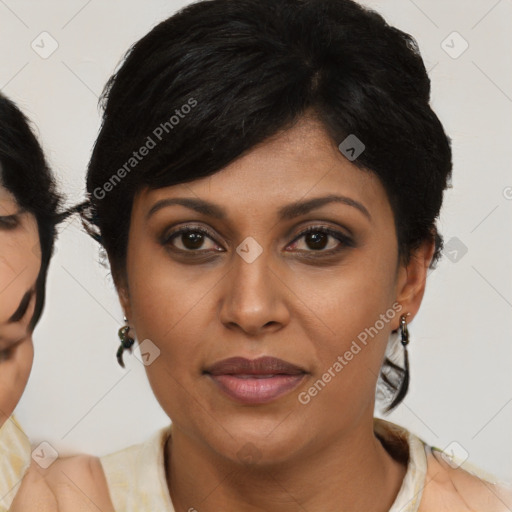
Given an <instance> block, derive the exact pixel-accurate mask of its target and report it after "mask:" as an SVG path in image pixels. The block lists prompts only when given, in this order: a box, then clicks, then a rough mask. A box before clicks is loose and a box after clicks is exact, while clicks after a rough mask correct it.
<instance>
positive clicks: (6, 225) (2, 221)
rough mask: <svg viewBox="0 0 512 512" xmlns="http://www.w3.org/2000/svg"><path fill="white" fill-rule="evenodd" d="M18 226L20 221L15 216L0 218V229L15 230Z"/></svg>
mask: <svg viewBox="0 0 512 512" xmlns="http://www.w3.org/2000/svg"><path fill="white" fill-rule="evenodd" d="M19 225H20V219H19V217H18V216H17V215H5V216H3V217H2V216H0V229H5V230H10V229H16V228H17V227H18V226H19Z"/></svg>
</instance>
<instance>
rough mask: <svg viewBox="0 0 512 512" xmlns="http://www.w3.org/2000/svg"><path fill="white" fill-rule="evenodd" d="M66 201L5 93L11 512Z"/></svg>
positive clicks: (0, 271)
mask: <svg viewBox="0 0 512 512" xmlns="http://www.w3.org/2000/svg"><path fill="white" fill-rule="evenodd" d="M59 201H60V198H59V196H58V195H57V192H56V190H55V183H54V180H53V177H52V175H51V174H50V171H49V169H48V166H47V164H46V161H45V158H44V155H43V152H42V150H41V147H40V145H39V143H38V141H37V139H36V138H35V136H34V134H33V133H32V131H31V129H30V127H29V124H28V121H27V119H26V118H25V117H24V115H23V114H22V113H21V111H20V110H19V109H18V108H17V107H16V106H15V105H14V104H13V103H12V102H11V101H10V100H8V99H7V98H6V97H5V96H3V95H1V94H0V509H2V510H4V509H5V510H7V509H8V508H9V506H10V504H11V502H12V500H13V497H14V495H15V493H16V490H17V489H18V486H19V482H20V480H21V478H22V477H23V475H24V474H25V471H26V469H27V468H28V466H29V463H30V460H31V458H30V455H31V447H30V443H29V441H28V439H27V437H26V435H25V434H24V433H23V431H22V430H21V428H20V426H19V424H18V423H17V421H16V419H15V418H14V416H13V415H12V413H13V411H14V408H15V407H16V404H17V403H18V401H19V399H20V397H21V395H22V393H23V390H24V389H25V386H26V384H27V380H28V376H29V374H30V369H31V366H32V359H33V345H32V332H33V330H34V327H35V326H36V324H37V322H38V321H39V318H40V316H41V313H42V311H43V307H44V300H45V282H46V275H47V272H48V265H49V262H50V258H51V255H52V250H53V244H54V241H55V236H56V229H55V226H56V223H57V218H58V215H57V210H58V206H59Z"/></svg>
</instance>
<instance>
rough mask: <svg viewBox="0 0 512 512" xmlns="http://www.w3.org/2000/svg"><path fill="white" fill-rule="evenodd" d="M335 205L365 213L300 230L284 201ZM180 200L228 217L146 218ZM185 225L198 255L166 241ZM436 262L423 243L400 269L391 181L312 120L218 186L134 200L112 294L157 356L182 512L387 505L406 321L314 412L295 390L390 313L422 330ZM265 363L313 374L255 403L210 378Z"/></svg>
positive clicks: (175, 495) (327, 212) (335, 211)
mask: <svg viewBox="0 0 512 512" xmlns="http://www.w3.org/2000/svg"><path fill="white" fill-rule="evenodd" d="M329 194H337V195H343V196H348V197H349V198H351V199H353V200H356V201H358V202H360V203H361V204H363V205H364V207H365V208H366V209H367V210H368V212H369V214H370V218H367V217H366V216H365V215H364V214H363V213H362V212H361V211H360V210H359V209H357V208H355V207H353V206H349V205H346V204H342V203H336V202H331V203H328V204H325V205H324V206H322V207H321V208H318V209H315V210H312V211H311V212H309V213H307V214H303V215H301V216H299V217H295V218H293V219H288V220H281V219H279V218H278V216H277V211H278V209H279V208H281V207H283V206H285V205H288V204H290V203H293V202H296V201H300V200H307V199H311V198H314V197H320V196H326V195H329ZM177 197H188V198H196V199H197V198H200V199H203V200H207V201H210V202H213V203H215V204H217V205H219V206H220V207H222V208H223V209H225V210H226V218H225V219H224V220H220V219H216V218H214V217H211V216H209V215H206V214H204V213H198V212H195V211H193V210H191V209H189V208H186V207H185V206H182V205H172V206H167V207H164V208H161V209H159V210H158V211H156V212H155V213H154V214H153V215H151V216H150V217H148V213H149V211H150V210H151V209H152V207H153V206H155V204H156V203H157V202H158V201H160V200H164V199H169V198H177ZM184 225H192V226H193V227H197V226H201V227H204V228H206V229H208V230H209V231H210V232H211V234H212V235H213V236H212V237H211V238H210V236H209V235H207V236H205V237H204V240H203V244H202V245H201V244H200V243H199V244H196V246H195V253H201V251H202V253H201V254H202V256H201V255H200V256H196V257H195V258H194V256H192V254H193V253H194V245H193V244H191V243H190V241H188V242H187V238H186V237H183V236H180V235H178V237H177V238H175V239H174V240H169V239H168V237H167V241H166V240H165V238H166V235H168V234H169V233H170V232H171V231H172V230H175V229H179V228H181V227H183V226H184ZM318 225H321V226H325V227H329V228H331V229H334V230H336V231H337V232H339V233H340V234H345V235H350V233H351V238H352V240H353V246H349V245H345V244H343V242H340V241H338V240H336V239H335V238H333V237H332V236H329V237H328V238H326V239H325V242H324V245H323V246H321V247H320V248H319V245H318V243H317V244H316V245H315V243H314V240H313V241H312V240H311V239H308V237H307V236H306V237H304V236H302V237H300V238H297V237H298V235H299V233H300V232H301V231H302V229H304V228H307V227H309V226H318ZM249 236H250V237H252V238H254V239H255V240H256V241H257V243H258V244H259V245H260V246H261V248H262V250H263V252H262V253H261V254H260V255H259V257H258V258H256V259H255V260H254V261H253V262H252V263H247V262H246V261H245V260H244V259H243V258H241V257H240V256H239V254H238V253H237V252H236V248H237V247H238V246H239V245H240V244H241V243H242V241H243V240H244V239H245V238H246V237H249ZM317 236H318V235H317ZM308 240H309V241H308ZM185 244H187V245H185ZM336 247H342V250H341V251H340V252H338V253H337V254H336V255H331V256H322V252H327V251H329V250H330V249H333V248H336ZM179 249H181V252H180V251H179ZM216 249H220V251H218V250H216ZM187 251H188V252H187ZM433 251H434V243H433V241H431V240H428V241H425V242H424V243H423V244H422V245H421V247H419V248H418V249H417V250H416V251H415V252H414V253H413V255H412V258H411V260H410V262H409V263H408V264H407V265H404V264H401V263H399V258H398V246H397V238H396V232H395V226H394V220H393V212H392V210H391V207H390V204H389V201H388V198H387V195H386V193H385V190H384V188H383V186H382V184H381V183H380V181H379V180H378V178H377V177H376V176H375V175H374V174H372V173H368V172H364V171H361V170H360V169H358V168H356V167H355V166H354V165H353V164H352V163H351V162H350V161H348V160H347V159H346V158H345V157H344V156H343V155H342V154H341V153H340V151H339V150H338V148H337V144H335V143H334V142H333V141H331V139H330V138H329V137H328V135H327V133H326V132H325V130H324V129H323V127H322V125H321V124H319V123H318V122H316V121H315V119H314V118H313V117H303V118H302V119H301V120H300V122H298V123H297V124H296V125H295V126H294V127H293V128H291V129H289V130H288V131H286V132H283V133H281V134H279V135H278V136H276V137H274V138H272V139H270V140H268V141H266V142H265V143H263V144H262V145H260V146H259V147H256V148H252V149H251V150H250V151H248V152H246V153H245V154H244V155H242V156H241V157H240V158H239V159H237V160H236V161H234V162H232V163H231V164H230V165H229V166H227V167H225V168H224V169H222V170H221V171H220V172H218V173H216V174H215V175H213V176H210V177H207V178H202V179H199V180H195V181H193V182H190V183H187V184H181V185H176V186H172V187H165V188H161V189H156V190H150V189H147V188H145V189H142V190H141V191H139V193H138V194H137V195H136V197H135V199H134V203H133V208H132V213H131V223H130V230H129V240H128V248H127V261H126V268H125V269H121V270H122V271H121V272H119V269H117V270H118V272H116V285H117V288H118V292H119V296H120V300H121V303H122V306H123V309H124V311H125V314H126V316H127V317H128V319H129V322H130V326H131V328H132V335H136V337H137V339H138V340H139V341H142V340H145V339H149V340H151V341H152V343H154V344H155V345H156V346H157V347H158V348H159V350H160V356H159V357H158V358H156V359H155V360H154V361H153V362H152V363H151V364H150V365H148V366H147V367H146V371H147V375H148V379H149V381H150V384H151V386H152V389H153V392H154V394H155V396H156V398H157V399H158V401H159V402H160V404H161V406H162V407H163V409H164V410H165V412H166V413H167V414H168V416H169V417H170V419H171V420H172V422H173V437H172V442H168V444H167V446H166V461H167V463H166V475H167V482H168V486H169V489H170V493H171V496H172V500H173V503H174V506H175V509H176V511H177V512H181V511H189V510H190V509H197V510H198V511H200V512H210V511H211V512H213V511H218V510H238V511H241V512H244V511H247V512H249V511H251V512H254V511H268V510H277V509H279V510H280V511H281V512H288V511H294V512H295V511H296V510H298V509H299V508H300V509H301V510H308V511H312V512H313V511H320V510H322V511H337V512H339V511H348V510H373V511H379V510H382V511H387V510H388V509H389V507H390V506H391V504H392V503H393V501H394V499H395V497H396V495H397V493H398V490H399V488H400V486H401V483H402V480H403V477H404V475H405V471H406V468H405V466H404V465H402V464H400V463H398V462H396V461H395V460H394V459H393V458H392V457H391V456H390V455H389V454H388V452H387V451H386V450H385V449H384V448H383V446H382V445H381V443H380V442H379V441H378V439H377V438H376V437H375V435H374V433H373V412H374V400H375V386H376V380H377V376H378V373H379V370H380V367H381V365H382V362H383V358H384V353H385V348H386V343H387V340H388V337H389V335H390V332H391V330H394V329H397V328H398V326H399V317H400V315H399V314H396V315H395V317H394V318H393V319H392V320H391V321H389V322H388V323H386V324H385V326H384V328H382V329H381V330H380V331H379V333H378V335H376V336H375V337H374V338H371V341H370V342H369V343H368V344H367V345H366V346H365V347H364V348H363V349H362V350H361V351H360V352H359V353H358V354H357V355H356V356H354V358H353V359H352V360H351V361H350V362H349V364H347V365H346V366H345V367H344V368H343V370H342V372H341V373H340V374H339V375H337V376H336V377H335V378H333V379H332V380H331V382H329V384H328V385H327V386H326V387H325V388H324V389H323V390H322V391H321V392H320V393H318V395H317V396H315V397H314V398H312V399H311V401H310V402H309V403H308V404H306V405H303V404H301V403H300V402H299V401H298V395H299V393H300V392H303V391H306V390H307V389H308V388H310V386H312V384H313V383H314V382H315V381H317V380H318V379H319V378H321V376H322V374H323V373H324V372H325V371H326V370H327V369H328V368H329V367H331V366H332V365H333V363H334V362H335V361H336V359H337V357H338V356H339V355H343V354H344V353H345V352H346V351H347V350H348V349H349V347H350V345H351V343H352V341H353V340H355V339H356V338H357V335H358V334H359V333H361V332H362V331H364V329H365V328H368V327H370V326H373V325H374V324H375V322H376V321H377V320H378V319H379V317H380V315H381V314H383V313H385V312H386V311H387V310H388V309H390V308H391V307H392V305H393V304H394V303H399V304H400V305H401V306H402V310H401V311H402V313H404V314H407V313H408V314H409V316H408V318H407V319H408V322H409V323H410V322H411V320H412V319H413V318H414V316H415V315H416V313H417V311H418V309H419V307H420V304H421V300H422V298H423V294H424V289H425V283H426V275H427V270H428V266H429V263H430V261H431V259H432V255H433ZM115 270H116V269H115ZM123 270H124V271H123ZM263 355H270V356H275V357H279V358H281V359H284V360H286V361H288V362H291V363H292V364H295V365H298V366H300V367H302V368H304V369H306V371H307V372H308V374H307V376H306V378H305V379H304V381H303V382H302V383H301V385H300V386H299V387H298V388H296V389H295V390H293V391H292V392H291V393H289V394H287V395H285V396H282V397H280V398H278V399H277V400H275V401H273V402H271V403H268V404H263V405H257V406H254V405H245V404H243V405H242V404H238V403H235V402H234V401H233V400H231V399H230V398H228V397H226V396H225V395H224V394H223V393H222V392H220V391H219V390H218V388H217V387H216V386H215V385H214V383H213V382H212V381H211V380H210V379H209V377H208V376H207V375H204V374H203V373H202V370H203V369H204V368H205V367H206V366H208V365H211V364H212V363H214V362H217V361H220V360H222V359H224V358H227V357H232V356H243V357H247V358H249V359H253V358H256V357H259V356H263ZM251 445H252V450H253V452H255V453H256V454H257V456H256V457H255V459H256V460H255V462H253V463H252V464H247V463H245V462H244V461H243V460H241V459H240V458H239V456H238V452H239V450H241V449H242V448H244V447H245V449H247V447H248V446H251ZM298 504H300V506H299V505H298ZM301 507H302V508H301Z"/></svg>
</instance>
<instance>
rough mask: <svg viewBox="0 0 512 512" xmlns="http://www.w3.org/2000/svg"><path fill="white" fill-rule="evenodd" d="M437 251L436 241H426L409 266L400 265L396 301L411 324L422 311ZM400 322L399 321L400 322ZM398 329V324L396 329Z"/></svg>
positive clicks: (415, 253) (413, 253) (412, 256)
mask: <svg viewBox="0 0 512 512" xmlns="http://www.w3.org/2000/svg"><path fill="white" fill-rule="evenodd" d="M434 251H435V240H434V239H433V238H432V239H430V240H425V241H424V242H423V243H422V244H421V246H420V247H418V248H417V249H415V250H414V251H413V252H412V254H411V258H410V261H409V263H408V264H407V265H400V268H399V271H398V278H397V284H396V300H397V302H398V303H399V304H401V305H402V308H403V309H402V311H403V313H404V314H406V315H407V314H408V313H409V314H410V316H408V322H410V321H411V320H412V319H413V318H414V317H415V316H416V313H417V312H418V310H419V309H420V305H421V301H422V300H423V294H424V293H425V286H426V283H427V273H428V269H429V265H430V262H431V261H432V257H433V255H434ZM398 321H399V320H398ZM394 329H398V323H397V325H396V326H395V327H394Z"/></svg>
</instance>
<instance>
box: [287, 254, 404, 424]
mask: <svg viewBox="0 0 512 512" xmlns="http://www.w3.org/2000/svg"><path fill="white" fill-rule="evenodd" d="M384 254H390V256H389V257H386V256H382V253H381V255H380V258H377V257H376V254H372V253H370V252H368V253H363V252H361V253H360V254H359V255H358V257H357V258H354V259H353V260H350V261H349V260H347V262H346V264H344V265H342V266H340V267H338V268H336V269H333V270H332V271H330V272H326V271H323V272H322V273H317V275H315V276H314V277H312V278H309V279H307V278H305V276H302V277H301V279H298V278H297V277H295V278H294V277H293V275H291V274H290V277H289V279H295V287H294V288H293V289H294V291H296V292H298V295H299V298H300V299H301V301H303V302H304V304H305V305H306V306H307V308H304V310H303V311H302V312H301V311H298V312H297V314H298V315H299V316H300V317H301V318H302V319H307V318H309V319H310V321H309V322H303V324H302V329H303V330H304V329H307V332H306V333H305V335H306V337H307V338H308V339H310V340H312V342H313V343H314V351H315V358H316V360H317V362H318V364H317V365H316V366H315V375H314V378H313V379H311V382H310V385H312V386H313V387H307V388H306V390H305V391H306V394H305V395H303V400H302V402H301V403H303V405H308V404H309V407H312V409H311V411H316V412H315V414H320V415H325V411H326V410H327V409H326V404H327V403H329V404H330V405H331V406H333V407H340V408H342V409H340V410H346V411H348V410H350V409H358V410H360V408H361V407H364V406H366V405H367V403H368V401H369V400H373V397H374V393H375V385H376V381H377V378H378V374H379V372H380V367H381V364H382V360H383V357H384V353H385V349H386V345H387V341H388V338H389V335H390V332H391V330H392V329H393V328H394V325H395V324H396V323H397V318H398V314H399V313H398V312H397V311H396V309H394V308H393V304H395V296H394V272H395V260H394V253H393V251H392V248H391V250H389V251H388V253H384ZM395 306H397V304H395ZM308 310H309V312H308ZM312 313H313V314H312ZM315 382H316V383H317V384H316V385H315ZM354 412H355V411H354Z"/></svg>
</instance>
